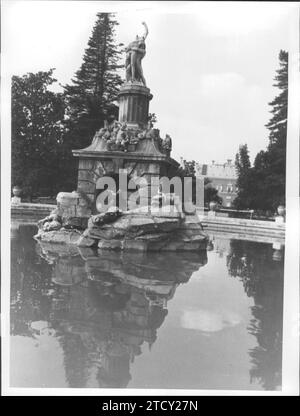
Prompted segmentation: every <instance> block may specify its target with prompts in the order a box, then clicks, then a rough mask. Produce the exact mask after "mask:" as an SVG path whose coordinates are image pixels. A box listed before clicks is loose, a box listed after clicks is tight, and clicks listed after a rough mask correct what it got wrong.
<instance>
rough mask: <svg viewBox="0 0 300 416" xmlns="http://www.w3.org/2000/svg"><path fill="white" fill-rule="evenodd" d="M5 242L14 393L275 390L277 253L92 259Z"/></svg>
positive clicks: (230, 244) (238, 244) (21, 230)
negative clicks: (8, 256) (98, 389)
mask: <svg viewBox="0 0 300 416" xmlns="http://www.w3.org/2000/svg"><path fill="white" fill-rule="evenodd" d="M35 232H36V228H35V226H30V225H25V224H23V225H22V224H21V225H18V226H14V228H13V231H12V242H11V245H12V259H11V260H12V264H11V341H10V354H11V362H10V369H11V371H10V386H11V387H56V388H58V387H81V388H83V387H86V388H87V387H89V388H91V387H111V388H115V387H122V388H125V387H128V388H183V389H249V390H250V389H251V390H253V389H257V390H262V389H265V390H274V389H280V388H281V356H282V314H283V252H274V250H273V249H272V244H265V243H257V242H250V241H239V240H229V239H227V238H226V236H218V237H213V236H211V237H212V238H214V241H213V245H211V246H209V251H207V252H206V251H204V252H201V253H176V254H175V253H148V254H143V253H120V252H110V251H102V252H100V251H98V252H94V251H93V250H91V249H77V248H75V247H74V248H72V249H71V248H66V247H62V246H61V247H58V246H53V245H52V246H51V245H47V244H41V243H37V242H35V241H34V240H33V239H32V236H33V235H34V234H35Z"/></svg>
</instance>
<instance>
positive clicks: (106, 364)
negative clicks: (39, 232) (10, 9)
mask: <svg viewBox="0 0 300 416" xmlns="http://www.w3.org/2000/svg"><path fill="white" fill-rule="evenodd" d="M50 248H51V252H50V251H49V250H48V249H49V246H45V245H44V244H43V243H38V244H37V249H36V251H37V253H38V254H39V255H41V256H42V257H43V258H46V259H47V258H48V259H49V258H50V259H51V260H52V261H53V265H52V282H53V283H55V284H54V286H53V288H54V293H53V294H52V296H51V307H50V312H49V317H48V319H49V321H50V322H51V324H50V325H51V326H52V328H54V329H55V331H56V335H57V336H58V339H59V342H60V344H61V345H62V348H63V350H64V362H65V370H66V377H67V379H68V382H69V385H70V387H84V386H85V387H92V386H100V387H126V386H127V384H128V383H129V381H130V378H131V376H130V363H132V362H133V361H134V358H135V356H137V355H140V354H141V353H142V346H143V344H144V343H148V345H149V348H150V347H151V346H152V345H153V343H154V342H155V340H156V338H157V329H158V328H159V327H160V326H161V325H162V323H163V322H164V319H165V317H166V315H167V313H168V311H167V302H168V300H169V299H171V298H172V297H173V296H174V293H175V291H176V287H177V286H178V285H179V284H181V283H185V282H187V281H188V280H189V279H190V277H191V275H192V274H193V272H195V271H197V270H198V269H199V267H201V266H202V265H204V264H205V263H206V262H207V257H206V253H205V252H202V253H201V254H198V253H180V255H179V254H178V255H176V256H174V255H172V254H171V253H165V254H163V255H161V254H159V253H135V252H121V253H116V252H113V251H107V250H104V251H98V252H95V251H93V250H91V249H88V248H84V249H77V255H75V253H74V252H72V253H71V255H70V253H66V252H65V253H63V254H62V253H61V250H60V247H57V251H55V245H53V244H51V245H50Z"/></svg>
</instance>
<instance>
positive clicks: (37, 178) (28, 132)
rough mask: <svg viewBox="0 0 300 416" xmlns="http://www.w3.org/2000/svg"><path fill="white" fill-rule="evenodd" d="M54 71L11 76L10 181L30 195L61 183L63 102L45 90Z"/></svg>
mask: <svg viewBox="0 0 300 416" xmlns="http://www.w3.org/2000/svg"><path fill="white" fill-rule="evenodd" d="M53 71H54V69H50V70H49V71H46V72H42V71H40V72H38V73H36V74H33V73H28V74H26V75H24V76H22V77H19V76H13V77H12V184H13V185H19V186H21V187H22V188H23V190H24V192H25V193H26V194H28V195H30V196H32V195H51V194H55V193H56V192H57V191H58V189H59V186H60V183H59V179H60V172H61V158H60V150H61V143H62V130H63V127H62V120H63V115H64V103H63V99H62V96H61V94H58V93H54V92H52V91H49V89H48V87H49V86H51V85H52V84H53V83H55V82H56V79H55V78H53Z"/></svg>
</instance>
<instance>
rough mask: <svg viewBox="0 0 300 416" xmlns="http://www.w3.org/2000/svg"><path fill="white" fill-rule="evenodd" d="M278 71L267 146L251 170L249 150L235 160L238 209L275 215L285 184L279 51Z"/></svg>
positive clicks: (284, 91)
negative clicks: (248, 209) (265, 211)
mask: <svg viewBox="0 0 300 416" xmlns="http://www.w3.org/2000/svg"><path fill="white" fill-rule="evenodd" d="M279 64H280V67H279V69H278V70H277V74H276V76H275V84H274V86H275V87H277V88H278V89H279V90H280V93H279V95H277V96H276V97H275V98H274V100H273V101H272V102H270V103H269V105H270V106H271V107H272V109H271V113H272V117H271V119H270V121H269V122H268V124H267V125H266V127H267V128H268V129H269V131H270V133H269V144H268V146H267V149H266V150H262V151H261V152H259V153H258V154H257V155H256V158H255V160H254V165H253V167H251V166H250V161H249V156H248V150H247V147H246V146H241V147H240V149H239V153H238V154H237V156H236V169H237V173H238V183H237V186H238V188H239V190H238V196H237V198H236V200H235V206H236V207H237V208H253V209H257V210H259V209H260V210H271V211H273V212H274V211H275V210H276V208H277V207H278V205H280V204H285V180H286V135H287V109H288V53H287V52H285V51H282V50H281V51H280V53H279Z"/></svg>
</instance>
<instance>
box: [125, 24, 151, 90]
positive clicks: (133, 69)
mask: <svg viewBox="0 0 300 416" xmlns="http://www.w3.org/2000/svg"><path fill="white" fill-rule="evenodd" d="M142 25H144V28H145V32H144V35H143V36H138V35H137V36H136V39H135V40H134V41H133V42H131V43H130V44H129V45H128V46H127V48H126V61H125V68H126V81H127V82H129V81H131V82H134V81H139V82H142V84H143V85H145V86H146V81H145V78H144V74H143V69H142V59H143V58H144V56H145V55H146V44H145V39H146V37H147V35H148V33H149V31H148V27H147V25H146V23H145V22H142Z"/></svg>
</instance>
